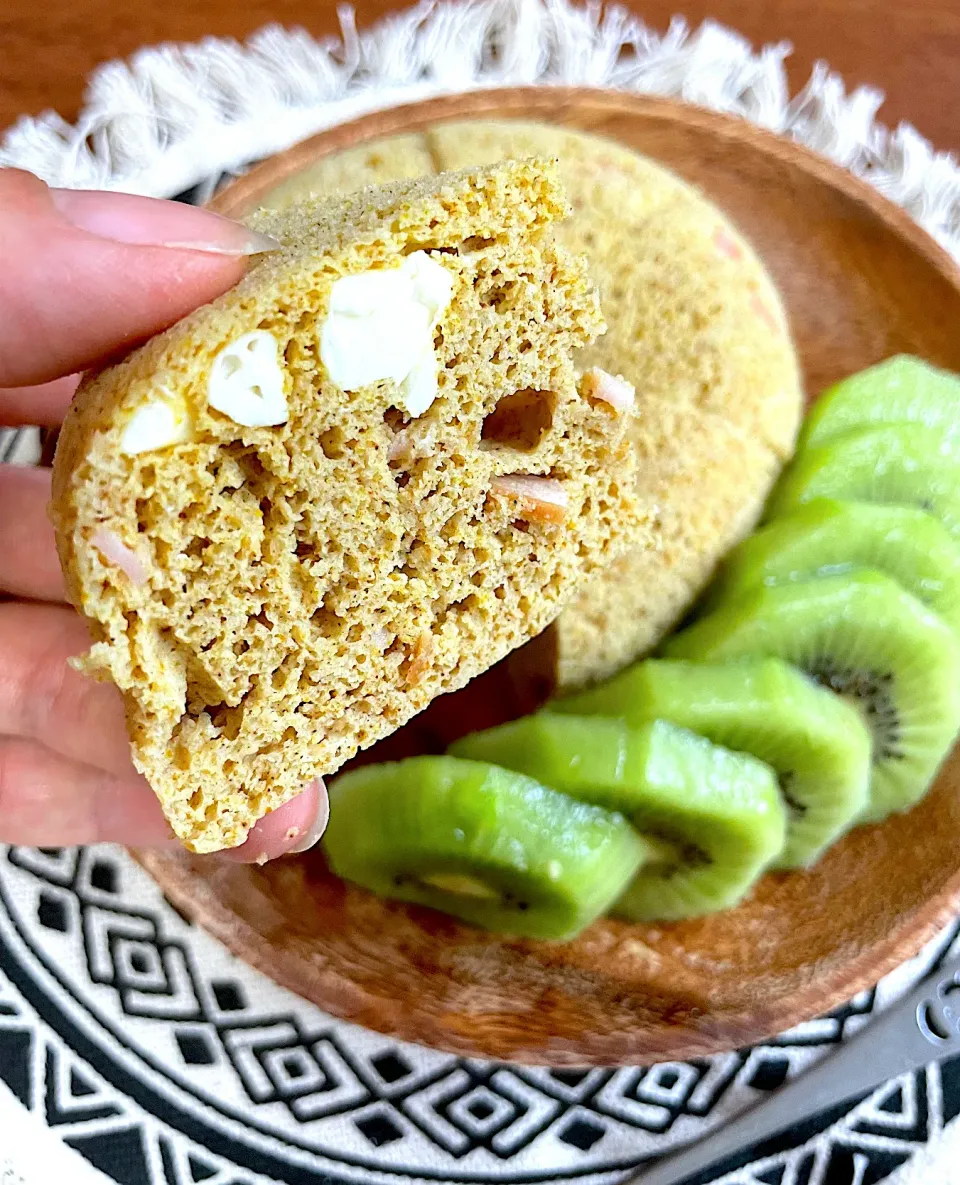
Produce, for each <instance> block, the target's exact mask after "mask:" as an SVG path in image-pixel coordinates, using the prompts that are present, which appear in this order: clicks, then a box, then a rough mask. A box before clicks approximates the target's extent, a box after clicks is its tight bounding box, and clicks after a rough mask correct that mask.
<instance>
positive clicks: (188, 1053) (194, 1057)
mask: <svg viewBox="0 0 960 1185" xmlns="http://www.w3.org/2000/svg"><path fill="white" fill-rule="evenodd" d="M175 1039H176V1042H177V1046H178V1047H179V1049H180V1056H181V1057H182V1058H183V1060H184V1061H185V1062H186V1063H187V1065H188V1066H212V1065H213V1064H214V1062H215V1061H216V1060H217V1055H216V1053H215V1051H214V1048H213V1044H212V1042H211V1041H210V1038H209V1037H208V1036H207V1034H206V1033H201V1032H199V1031H197V1030H194V1031H191V1032H188V1031H184V1030H182V1029H181V1030H180V1031H179V1032H177V1033H176V1035H175Z"/></svg>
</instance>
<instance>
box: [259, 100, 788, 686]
mask: <svg viewBox="0 0 960 1185" xmlns="http://www.w3.org/2000/svg"><path fill="white" fill-rule="evenodd" d="M544 154H546V155H550V156H555V157H557V158H559V161H560V171H561V177H562V180H563V183H564V187H565V189H566V192H567V195H568V197H569V199H570V202H571V205H572V206H573V211H574V213H573V216H572V217H571V218H570V219H568V220H567V221H566V222H565V223H564V224H563V225H562V226H561V227H559V228H558V232H557V233H558V237H559V238H560V239H561V241H562V242H563V243H564V244H565V245H566V246H568V247H569V248H570V249H572V250H575V251H578V252H580V251H582V252H585V253H586V254H587V255H588V257H589V260H590V270H591V274H592V276H593V278H594V279H595V281H596V282H597V284H598V286H599V289H600V296H601V302H602V306H603V312H604V317H605V319H606V321H607V324H608V327H609V328H608V332H607V333H606V334H605V335H604V336H602V337H600V338H598V339H597V340H596V341H595V342H594V344H593V345H592V346H589V347H587V348H586V349H585V350H584V351H582V352H581V353H580V354H579V355H578V362H579V363H580V364H581V365H582V366H584V367H589V366H594V365H595V366H599V367H601V368H603V369H604V370H605V371H608V372H610V373H612V374H618V373H619V374H622V375H624V376H625V377H626V378H627V379H628V380H629V381H630V382H631V383H632V384H634V386H635V387H636V391H637V410H638V414H637V417H636V419H635V421H634V425H633V438H634V444H635V448H636V450H637V454H638V467H637V482H638V485H637V492H638V494H639V496H640V498H641V501H642V502H643V503H644V504H645V505H648V506H649V507H650V508H651V511H652V514H653V516H654V518H653V525H654V533H653V540H654V546H653V547H647V546H641V547H638V548H637V549H635V550H634V551H633V552H631V553H630V554H629V555H627V556H624V557H623V558H621V559H620V560H618V561H616V562H615V563H614V564H612V565H611V567H610V568H609V570H608V571H607V572H605V573H604V574H602V575H601V576H599V577H598V578H596V579H594V580H593V581H592V582H591V583H590V584H589V585H587V586H585V587H584V589H583V590H582V593H581V595H580V596H579V597H578V599H577V600H576V601H575V602H574V603H573V604H572V605H571V606H570V607H568V608H567V609H566V610H564V612H563V614H562V615H561V617H560V618H559V620H558V622H557V626H556V629H557V634H558V638H557V642H558V645H557V656H558V658H557V663H558V669H557V677H558V680H559V683H560V685H561V686H562V687H571V686H577V685H579V684H582V683H587V682H590V681H592V680H595V679H599V678H603V677H604V676H606V675H608V674H610V673H611V672H612V671H614V670H616V669H617V668H619V667H620V666H622V665H624V664H625V663H627V662H629V661H631V660H632V659H633V658H635V657H636V656H637V655H639V654H641V653H643V652H644V651H646V650H648V649H650V648H651V647H652V646H653V645H655V644H656V642H657V641H658V640H659V638H660V637H662V635H663V634H664V633H665V632H666V631H667V630H668V629H669V628H670V627H671V626H672V625H674V624H675V623H676V621H677V620H678V619H679V618H680V617H681V616H682V615H683V613H684V612H685V611H686V610H687V609H688V608H689V606H690V604H691V603H692V602H693V600H694V599H695V598H696V596H697V595H698V593H699V592H700V591H701V590H702V588H703V586H704V585H705V583H706V582H707V581H708V580H709V578H710V576H711V575H712V573H713V571H714V569H715V567H716V564H717V561H718V560H719V558H720V557H721V556H722V555H723V554H724V552H726V551H727V550H728V549H729V548H730V547H731V546H732V545H733V544H734V543H735V542H737V541H738V540H739V539H740V538H741V537H742V536H743V535H744V534H746V533H748V532H749V531H750V529H751V528H752V526H753V525H754V523H755V522H756V519H757V517H758V515H759V512H760V510H761V507H762V504H763V501H764V499H765V497H766V495H767V492H768V491H769V488H770V486H771V484H772V483H773V481H774V479H775V478H776V475H777V473H778V471H779V468H780V466H781V464H782V462H783V461H784V460H785V459H786V458H787V457H788V456H789V455H790V453H791V451H792V448H793V443H794V439H795V436H796V432H797V429H798V427H799V422H800V416H801V410H802V390H801V381H800V375H799V370H798V366H797V361H796V357H795V354H794V350H793V345H792V342H791V339H790V334H789V329H788V326H787V323H786V318H785V316H784V311H783V307H782V304H781V301H780V299H779V296H778V294H777V291H776V289H775V287H774V285H773V283H772V281H771V280H770V278H769V276H768V275H767V273H766V270H765V269H764V267H763V265H762V263H761V262H760V260H759V259H758V257H757V255H756V253H755V252H754V251H753V249H752V248H751V247H750V245H749V243H748V242H747V241H746V240H745V238H744V237H743V236H742V235H741V234H740V233H739V232H738V231H737V229H736V228H735V227H734V226H733V225H732V224H731V222H730V221H729V220H728V219H727V218H726V217H725V216H724V215H723V214H721V213H720V211H719V210H717V208H716V207H715V206H714V205H713V204H712V203H710V202H709V201H707V200H706V199H705V198H704V197H703V196H702V195H701V194H700V193H699V192H698V191H697V190H695V189H694V188H692V187H691V186H689V185H687V184H686V183H685V182H683V181H682V180H680V179H679V178H678V177H676V176H674V175H673V174H672V173H670V172H668V171H667V170H665V169H663V168H661V167H660V166H659V165H657V164H655V163H654V162H653V161H650V160H648V159H646V158H644V157H641V156H639V155H638V154H636V153H634V152H632V151H630V150H629V149H627V148H624V147H623V146H621V145H618V144H615V143H613V142H611V141H608V140H604V139H601V138H600V137H596V136H590V135H587V134H585V133H582V132H576V131H571V130H569V129H564V128H559V127H550V126H546V125H542V124H534V123H519V122H510V121H503V122H483V121H481V122H471V123H454V124H446V125H440V126H437V127H434V128H431V129H429V130H428V131H427V132H425V133H424V134H422V135H408V136H404V137H397V138H395V139H393V140H382V141H377V142H374V143H371V144H367V145H365V146H363V148H362V149H360V148H354V149H349V150H347V151H346V152H344V153H340V154H335V155H334V156H332V157H329V158H326V159H325V160H322V161H319V162H317V164H315V165H313V166H311V168H310V169H309V170H306V171H304V173H301V174H299V175H298V176H297V177H293V178H290V179H288V181H287V182H285V186H284V191H283V193H277V192H276V191H274V193H271V194H269V195H267V198H266V199H265V201H266V203H267V204H273V203H274V202H275V201H276V202H279V203H282V202H284V201H289V200H290V199H291V196H292V195H294V194H296V193H298V192H301V193H302V192H304V191H309V192H315V193H316V192H331V191H332V190H334V189H337V188H342V189H346V188H350V187H351V186H352V185H354V184H356V183H362V180H363V179H364V177H365V174H364V173H363V172H357V171H356V170H357V168H358V162H359V161H361V160H364V161H369V160H370V159H373V160H375V161H376V162H378V164H379V166H380V167H387V166H389V165H395V164H396V163H397V160H398V157H402V158H403V164H404V167H406V168H415V167H422V166H423V163H424V161H425V160H427V159H429V160H430V161H431V162H432V169H434V170H435V169H441V168H461V167H464V166H466V165H470V164H481V163H489V162H492V161H497V160H503V159H507V158H509V157H512V156H528V155H544ZM365 167H369V166H368V165H367V166H365Z"/></svg>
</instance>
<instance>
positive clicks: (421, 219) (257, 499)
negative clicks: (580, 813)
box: [52, 161, 647, 852]
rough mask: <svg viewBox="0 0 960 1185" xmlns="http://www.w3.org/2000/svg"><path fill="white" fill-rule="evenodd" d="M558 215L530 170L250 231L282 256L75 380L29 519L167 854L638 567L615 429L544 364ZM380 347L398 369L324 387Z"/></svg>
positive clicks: (613, 419) (376, 358)
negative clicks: (47, 483) (172, 842)
mask: <svg viewBox="0 0 960 1185" xmlns="http://www.w3.org/2000/svg"><path fill="white" fill-rule="evenodd" d="M565 211H566V206H565V201H564V197H563V192H562V189H561V187H560V184H559V181H558V177H557V171H556V166H555V165H554V164H551V163H543V162H536V161H528V162H519V163H516V162H514V163H510V164H508V165H503V166H495V167H492V168H487V169H480V170H477V171H474V172H469V173H463V174H445V175H443V176H441V177H437V178H429V179H427V180H424V181H418V182H405V183H398V184H396V185H394V186H390V187H386V188H382V189H368V190H365V191H363V192H361V193H358V194H354V195H353V196H351V197H349V198H346V199H333V200H320V201H317V202H313V203H309V204H306V205H303V206H293V207H291V208H290V209H288V210H286V211H284V212H282V213H271V212H269V211H265V212H263V213H262V214H260V215H258V216H256V217H255V218H254V219H253V220H252V221H254V222H255V223H256V225H257V226H258V227H259V228H260V229H261V230H262V231H265V232H267V233H269V234H271V235H273V236H275V237H276V238H278V239H279V240H280V241H281V242H282V243H284V244H285V247H284V249H283V250H280V251H276V252H274V253H271V254H268V255H265V256H263V257H261V261H260V262H259V263H258V264H257V265H256V266H254V267H253V268H252V269H251V271H250V272H249V273H248V274H247V276H246V277H245V278H244V279H243V280H242V281H241V282H240V283H239V284H238V285H237V286H236V287H235V288H234V289H232V290H231V291H230V292H228V293H226V294H225V295H224V296H222V297H221V298H219V299H218V300H216V301H214V302H213V303H212V304H210V305H207V306H205V307H203V308H201V309H200V310H198V311H197V312H196V313H194V314H192V315H191V316H189V317H187V318H185V319H184V320H183V321H181V322H180V323H178V324H177V325H175V326H174V327H173V328H172V329H170V330H168V331H167V332H166V333H163V334H161V335H159V336H158V337H156V338H154V339H153V340H151V341H150V342H148V343H147V344H146V345H144V346H143V347H141V348H140V349H138V350H136V351H134V352H133V353H132V354H131V355H130V356H129V357H127V358H126V359H125V360H124V361H122V362H120V363H119V364H118V365H116V366H112V367H110V368H109V369H107V370H104V371H103V372H101V373H99V374H97V375H93V376H90V377H88V378H87V379H85V381H84V383H83V385H82V386H81V388H80V390H79V392H78V394H77V397H76V400H75V402H74V405H73V408H72V409H71V412H70V415H69V417H68V420H67V423H66V424H65V426H64V430H63V434H62V436H61V438H60V444H59V448H58V453H57V458H56V464H55V471H54V495H53V505H52V511H53V519H54V524H55V527H56V532H57V541H58V546H59V550H60V558H61V562H62V566H63V569H64V572H65V574H66V577H67V582H68V586H69V591H70V595H71V599H72V600H73V602H74V603H75V604H76V605H77V607H78V608H79V609H80V610H81V612H82V613H83V614H85V616H86V617H87V619H88V621H89V623H90V627H91V631H92V634H93V638H94V645H93V647H92V649H91V651H90V653H89V654H88V655H87V656H86V657H85V658H84V659H83V660H82V669H84V670H86V671H87V672H89V673H90V674H92V675H95V676H98V677H101V678H109V679H112V680H113V681H114V682H115V683H116V684H117V685H118V686H119V688H120V689H121V691H122V692H123V695H124V697H125V701H126V705H127V714H128V723H129V729H130V735H131V740H132V743H133V753H134V758H135V761H136V764H137V766H138V768H139V769H141V770H142V771H143V773H144V774H145V775H146V777H147V778H148V780H149V781H150V783H151V785H152V786H153V787H154V789H155V791H156V792H157V794H158V796H159V798H160V801H161V803H162V805H163V807H164V810H165V812H166V814H167V816H168V818H169V820H170V822H171V824H172V826H173V828H174V830H175V832H176V834H177V835H178V836H179V837H180V838H181V839H182V840H183V841H184V842H185V843H186V844H187V846H189V847H190V848H192V849H193V850H195V851H201V852H205V851H212V850H216V849H219V848H223V847H227V846H232V845H235V844H237V843H240V842H241V841H242V840H243V838H244V836H245V835H246V833H247V831H248V829H249V828H250V826H251V825H252V824H253V823H254V822H255V820H256V819H257V818H259V817H260V816H262V815H263V814H264V813H265V812H267V811H269V810H272V809H274V808H275V807H277V806H278V805H279V804H280V803H282V802H283V801H285V800H286V799H288V798H289V797H291V796H292V795H294V794H296V793H298V792H299V791H300V790H301V789H302V788H303V786H304V785H306V783H308V782H309V781H310V780H311V779H312V778H314V777H316V776H318V775H323V774H326V773H329V772H332V771H334V770H336V769H337V768H339V766H340V765H341V764H342V763H343V762H344V761H345V760H346V759H347V758H349V757H350V756H352V755H353V754H354V753H355V752H356V751H357V749H358V748H361V747H365V746H367V745H370V744H372V743H373V742H374V741H376V740H377V739H378V738H380V737H383V736H384V735H386V734H387V733H389V732H391V731H393V730H394V729H396V728H398V727H399V726H400V725H402V724H403V723H404V722H405V721H406V720H408V719H409V718H410V717H411V716H413V715H414V714H415V713H416V712H418V711H420V710H421V709H422V708H424V707H425V706H426V705H427V704H428V703H429V702H430V701H431V700H432V699H433V698H434V697H435V696H437V695H439V694H441V693H442V692H447V691H451V690H453V689H455V688H458V687H460V686H462V685H463V684H464V683H466V682H467V681H468V680H470V679H471V678H473V677H474V676H475V675H477V674H479V673H480V672H481V671H483V670H484V669H486V668H487V667H488V666H490V665H491V664H493V663H495V662H497V661H498V660H499V659H500V658H502V657H503V656H504V655H506V654H507V653H508V652H509V651H510V650H512V649H513V648H514V647H516V646H518V645H519V644H521V643H522V642H524V641H526V640H527V639H529V638H530V637H532V636H533V635H535V634H537V633H538V632H539V631H541V630H543V629H544V628H545V627H546V626H547V625H548V624H549V623H550V622H551V621H552V620H553V619H554V618H555V617H556V616H557V614H558V613H559V612H560V610H561V608H562V606H563V604H564V603H565V602H566V601H567V600H569V598H570V597H571V596H572V595H574V593H575V592H576V590H577V589H578V588H579V587H581V586H582V583H583V581H584V580H585V579H587V578H588V577H589V576H590V574H591V573H593V572H596V571H599V570H601V569H602V568H603V567H604V566H605V565H607V564H608V563H609V562H610V561H611V559H613V558H614V557H615V556H616V555H617V554H619V553H620V552H621V551H622V550H624V549H625V548H626V547H627V546H628V545H629V546H632V545H635V544H636V543H638V542H642V539H643V537H644V534H645V532H647V526H646V520H645V517H644V515H643V514H642V513H641V511H640V509H639V504H638V502H637V499H636V496H635V493H634V487H635V474H634V470H635V460H634V455H635V454H634V451H633V450H632V449H631V447H630V445H629V439H628V436H629V427H628V425H629V421H630V418H631V413H630V411H629V409H624V408H622V407H621V408H620V409H618V408H617V407H615V406H613V405H611V403H610V402H608V401H604V399H603V398H597V397H596V389H595V382H594V379H593V378H591V379H589V380H584V381H580V380H578V376H577V373H576V372H575V368H574V364H573V360H572V356H573V354H574V352H575V351H578V350H582V349H583V348H584V347H586V345H587V344H588V343H589V342H590V341H591V339H592V338H593V337H594V336H595V335H596V333H597V332H598V331H600V329H601V328H602V321H601V316H600V312H599V308H598V303H597V295H596V291H595V289H594V287H593V286H592V285H591V284H590V283H589V282H588V280H587V277H586V274H585V270H584V264H583V261H582V260H578V259H576V258H574V257H573V256H571V255H570V253H569V252H568V251H567V250H566V249H564V248H563V247H561V246H560V245H558V244H557V242H556V241H555V240H554V237H553V234H552V224H553V223H554V222H555V221H556V220H557V219H560V218H562V217H563V215H564V214H565ZM438 284H439V289H438V288H437V285H438ZM418 285H419V286H418ZM411 294H412V295H411ZM425 294H426V295H425ZM431 301H432V302H433V303H432V304H431V303H430V302H431ZM418 302H420V303H418ZM423 302H426V303H423ZM428 305H429V308H428ZM378 317H379V318H380V320H377V318H378ZM369 318H372V320H370V319H369ZM398 327H400V328H398ZM401 330H402V331H401ZM350 334H353V336H352V337H351V336H350ZM357 334H359V335H360V336H359V337H358V336H357ZM394 339H395V340H394ZM391 341H392V342H393V346H392V347H391V348H395V349H396V350H399V351H400V352H401V354H402V353H403V351H404V350H406V349H407V346H408V345H409V343H410V342H419V343H421V344H420V345H417V347H416V348H417V350H419V351H420V352H419V353H417V354H416V361H415V363H414V362H413V361H410V359H408V360H407V362H406V363H404V366H405V367H406V369H399V370H396V371H390V374H391V376H392V377H390V378H386V377H384V375H385V374H386V373H387V372H386V370H384V369H380V370H376V375H377V376H378V381H375V380H374V379H372V378H371V377H370V374H367V377H366V379H361V378H360V377H358V376H357V375H353V371H354V370H355V369H356V367H358V366H359V367H360V369H361V370H363V369H364V368H366V369H367V370H370V368H371V367H373V368H376V367H387V362H386V361H384V359H385V358H386V354H385V353H384V351H385V350H386V349H387V344H388V343H390V342H391ZM385 343H387V344H385ZM338 351H339V352H338ZM397 356H398V357H399V356H400V355H399V354H398V355H397ZM390 365H392V366H399V363H397V362H394V363H391V364H390ZM351 368H353V369H351ZM350 375H353V377H350ZM338 376H339V377H338ZM425 376H426V377H425ZM431 383H432V387H431ZM424 384H426V386H424ZM424 391H426V392H427V400H426V406H425V407H421V406H418V407H417V408H414V407H413V404H414V402H415V399H416V400H420V399H421V398H422V397H423V393H424ZM251 409H252V410H251ZM404 409H406V410H404Z"/></svg>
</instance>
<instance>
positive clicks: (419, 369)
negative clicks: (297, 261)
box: [320, 251, 453, 416]
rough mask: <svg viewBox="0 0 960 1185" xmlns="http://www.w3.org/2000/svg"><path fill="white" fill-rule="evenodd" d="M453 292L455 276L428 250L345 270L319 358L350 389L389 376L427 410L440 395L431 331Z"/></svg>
mask: <svg viewBox="0 0 960 1185" xmlns="http://www.w3.org/2000/svg"><path fill="white" fill-rule="evenodd" d="M452 296H453V279H452V277H451V276H450V273H449V272H448V271H447V270H446V268H444V267H443V266H442V265H441V264H439V263H437V261H436V260H435V259H431V257H430V256H429V255H428V254H427V253H426V252H425V251H414V252H413V253H412V254H411V255H408V256H407V257H406V258H405V259H404V260H403V262H402V263H401V264H400V266H399V267H396V268H378V269H373V270H371V271H366V272H358V273H357V274H356V275H353V276H342V277H341V278H340V279H339V280H337V281H336V282H335V283H334V285H333V287H332V288H331V290H330V310H329V313H328V315H327V318H326V320H325V321H324V323H323V328H322V329H321V331H320V358H321V361H322V362H323V364H324V366H325V367H326V368H327V373H328V374H329V376H330V378H331V379H332V380H333V382H335V383H336V384H337V386H338V387H341V388H342V389H343V390H344V391H357V390H359V389H360V388H361V387H366V386H368V385H369V384H371V383H379V382H382V381H383V380H384V379H389V380H391V381H392V382H394V383H396V384H397V386H398V387H399V388H400V392H399V398H398V406H399V407H402V408H403V409H404V410H405V411H406V412H407V413H408V414H409V415H411V416H421V415H423V413H424V412H425V411H426V410H427V408H428V407H429V406H430V404H431V403H433V401H434V399H436V397H437V359H436V356H435V354H434V351H433V334H434V330H435V328H436V325H437V322H438V320H439V319H440V317H441V315H442V314H443V312H444V310H445V309H446V307H447V305H449V303H450V300H451V298H452Z"/></svg>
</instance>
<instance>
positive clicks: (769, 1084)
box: [748, 1057, 790, 1090]
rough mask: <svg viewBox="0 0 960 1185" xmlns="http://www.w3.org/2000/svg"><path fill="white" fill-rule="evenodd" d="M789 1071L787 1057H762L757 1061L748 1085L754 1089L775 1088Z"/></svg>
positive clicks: (782, 1081)
mask: <svg viewBox="0 0 960 1185" xmlns="http://www.w3.org/2000/svg"><path fill="white" fill-rule="evenodd" d="M789 1071H790V1061H789V1059H788V1058H785V1057H763V1058H761V1059H760V1060H759V1061H758V1062H757V1065H756V1067H755V1068H754V1071H753V1073H752V1074H751V1076H750V1081H749V1083H748V1085H749V1086H752V1087H753V1088H754V1090H776V1089H777V1087H778V1086H783V1084H784V1082H786V1080H787V1074H788V1073H789Z"/></svg>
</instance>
